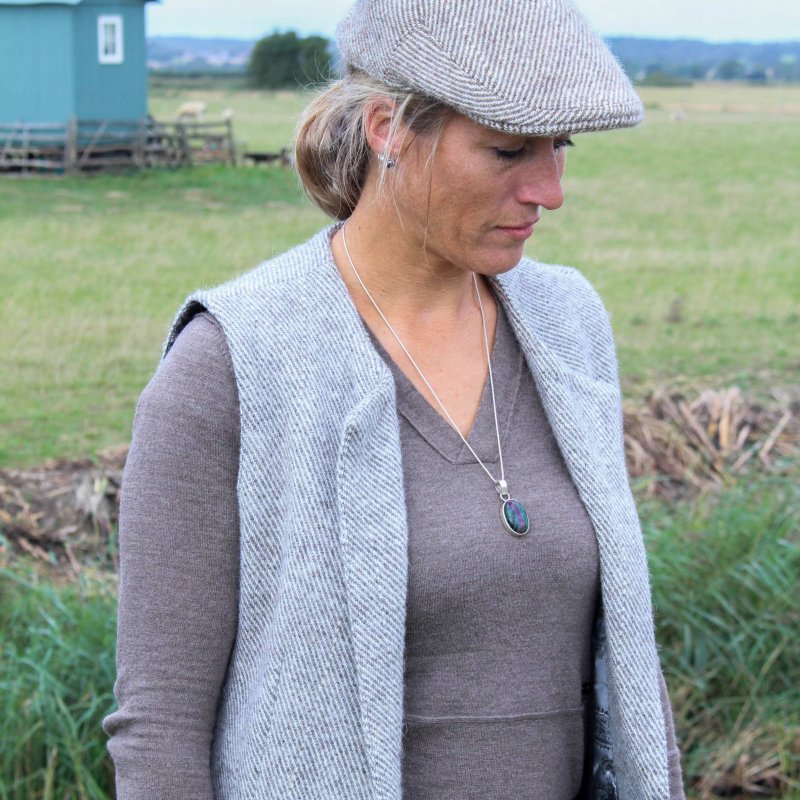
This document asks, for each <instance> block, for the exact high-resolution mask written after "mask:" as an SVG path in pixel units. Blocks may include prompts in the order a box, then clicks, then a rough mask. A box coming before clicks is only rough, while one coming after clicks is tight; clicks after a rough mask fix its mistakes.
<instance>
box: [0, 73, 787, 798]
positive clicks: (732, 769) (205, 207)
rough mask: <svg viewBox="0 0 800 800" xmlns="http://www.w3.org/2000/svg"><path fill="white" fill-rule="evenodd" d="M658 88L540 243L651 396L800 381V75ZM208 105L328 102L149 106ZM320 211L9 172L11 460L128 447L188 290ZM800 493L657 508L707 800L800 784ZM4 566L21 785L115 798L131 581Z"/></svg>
mask: <svg viewBox="0 0 800 800" xmlns="http://www.w3.org/2000/svg"><path fill="white" fill-rule="evenodd" d="M642 95H643V99H644V101H645V105H646V107H647V108H648V115H647V120H646V122H645V123H644V124H643V125H642V126H641V127H640V128H638V129H635V130H632V131H622V132H614V133H608V134H603V135H587V136H581V137H576V142H577V148H576V149H575V150H573V151H571V152H570V164H569V167H568V175H567V178H566V192H567V202H566V204H565V206H564V208H563V209H561V210H560V211H559V212H558V213H556V214H549V215H547V217H546V218H545V219H544V220H543V221H542V224H541V225H540V226H538V227H537V233H536V235H535V237H534V239H533V240H532V241H531V242H530V245H529V248H528V252H529V255H531V256H533V257H535V258H539V259H541V260H544V261H553V262H560V263H567V264H573V265H576V266H579V267H580V268H581V269H582V270H583V271H584V273H585V274H586V275H587V276H588V277H589V278H590V279H591V280H592V281H593V283H594V284H595V285H596V286H597V288H598V289H599V291H600V293H601V294H602V296H603V297H604V299H605V300H606V303H607V305H608V307H609V309H610V311H611V313H612V317H613V321H614V325H615V330H616V333H617V337H618V342H619V351H620V360H621V368H622V377H623V383H624V388H625V391H626V393H627V394H628V395H630V396H639V395H641V394H642V393H643V392H644V391H645V390H646V388H647V387H648V386H651V385H653V384H656V383H662V382H669V383H683V382H686V381H691V382H696V383H697V384H703V385H712V386H720V385H724V384H731V383H738V384H740V385H742V386H744V387H745V388H746V389H748V390H749V391H751V392H753V393H756V394H759V393H763V392H766V390H767V389H768V388H769V387H771V386H775V385H778V386H791V387H794V388H795V389H797V388H799V387H800V271H799V270H798V255H797V253H798V252H800V224H798V217H799V216H800V215H798V210H800V209H798V200H797V183H798V174H797V169H798V166H797V165H798V163H800V137H798V134H797V131H798V129H799V128H798V123H800V87H794V88H785V87H783V88H773V87H767V88H750V87H734V86H719V85H714V86H697V87H694V88H691V89H685V88H676V89H645V90H643V92H642ZM187 99H202V100H205V101H206V102H207V104H208V107H209V116H211V117H214V116H217V115H219V114H220V113H221V112H222V110H224V109H226V108H232V109H234V112H235V117H234V126H235V130H236V137H237V139H238V140H239V141H240V143H241V142H246V144H247V146H248V147H251V148H253V149H268V150H278V149H280V147H282V146H285V145H286V144H288V143H289V141H290V139H291V135H292V129H293V127H294V120H295V117H296V115H297V113H298V112H299V111H300V109H301V108H302V107H303V106H304V105H305V103H306V102H307V100H308V95H304V94H300V93H256V92H252V91H246V90H237V91H234V90H229V89H226V88H224V87H217V88H211V89H202V90H201V89H192V90H181V89H179V88H176V87H170V86H167V87H161V88H159V89H157V90H155V91H154V92H152V93H151V111H152V112H153V114H154V115H155V116H156V117H158V118H168V117H170V116H171V115H172V114H173V113H174V111H175V109H176V108H177V107H178V106H179V105H180V103H181V102H183V101H184V100H187ZM324 223H325V219H324V217H323V215H322V214H321V213H320V212H318V211H316V210H314V209H313V208H311V207H310V205H309V204H308V203H307V202H306V201H305V200H304V199H303V198H302V195H301V193H300V191H299V189H298V186H297V182H296V179H295V178H294V177H293V175H292V174H291V173H289V172H287V171H284V170H281V169H278V168H270V169H255V168H241V169H231V168H227V167H210V168H202V169H199V168H198V169H193V170H183V171H179V172H149V173H139V174H129V175H118V176H104V177H95V178H86V177H83V178H75V179H64V178H56V179H41V180H39V179H26V180H19V179H13V178H0V281H2V287H3V292H2V296H1V297H0V311H2V315H3V324H2V327H0V376H1V377H0V467H3V466H23V465H28V464H34V463H37V462H39V461H41V460H43V459H45V458H48V457H53V456H59V457H75V456H85V455H87V454H92V453H94V452H95V451H96V450H97V449H99V448H101V447H103V446H106V445H114V444H119V443H124V442H126V441H127V439H128V437H129V431H130V424H131V419H132V414H133V409H134V405H135V402H136V398H137V396H138V394H139V392H140V391H141V389H142V387H143V386H144V384H145V383H146V381H147V379H148V377H149V376H150V374H151V373H152V371H153V369H154V367H155V365H156V363H157V359H158V355H159V350H160V346H161V343H162V341H163V338H164V336H165V334H166V331H167V328H168V326H169V323H170V321H171V319H172V315H173V314H174V312H175V310H176V308H177V307H178V305H179V304H180V303H181V301H182V299H183V298H184V296H185V295H186V294H187V293H188V292H189V291H191V290H192V289H193V288H195V287H197V286H200V285H209V284H214V283H217V282H219V281H221V280H224V279H226V278H228V277H231V276H232V275H235V274H237V273H238V272H241V271H243V270H245V269H247V268H248V267H250V266H251V265H254V264H256V263H257V262H259V261H261V260H262V259H264V258H268V257H270V256H272V255H275V254H277V253H279V252H281V251H283V250H285V249H286V248H288V247H290V246H291V245H293V244H295V243H297V242H300V241H302V240H304V239H305V238H307V237H308V236H309V235H310V234H311V233H313V232H314V231H315V230H317V229H318V228H319V227H320V226H321V225H323V224H324ZM799 509H800V500H798V495H797V487H796V485H793V484H792V483H791V482H781V481H777V480H776V481H768V482H763V483H761V482H759V483H758V484H757V485H753V486H739V487H733V488H732V489H730V490H729V491H727V492H726V493H724V494H722V495H720V496H719V497H706V498H701V499H700V500H698V501H697V502H695V503H692V504H681V505H668V504H665V503H656V502H650V503H646V504H644V506H643V508H642V516H643V520H644V528H645V534H646V539H647V542H648V550H649V553H650V558H651V564H652V568H653V580H654V599H655V604H656V608H657V622H658V636H659V642H660V644H661V646H662V648H663V649H662V660H663V663H664V669H665V673H666V675H667V678H668V681H669V682H670V687H671V690H672V692H673V701H674V705H675V710H676V718H677V723H678V727H679V732H680V735H681V740H682V742H683V745H684V764H685V767H686V770H687V774H688V776H689V777H690V778H692V780H693V784H694V787H693V790H692V793H691V795H690V796H691V797H692V798H700V797H703V798H707V797H711V790H712V789H713V788H715V784H714V782H715V781H722V783H719V784H717V785H716V788H717V789H723V788H724V787H725V785H726V784H725V781H726V780H729V779H730V777H731V775H734V776H736V775H740V774H741V775H742V776H744V777H745V778H746V777H747V776H748V775H749V776H750V778H751V779H752V781H756V782H757V781H759V780H764V781H767V782H766V783H762V784H760V785H756V784H755V783H754V784H753V786H751V790H752V793H753V796H755V794H756V790H757V789H766V788H767V787H768V786H769V785H770V784H769V781H773V785H774V781H777V780H778V779H779V776H782V777H780V780H781V781H783V786H784V789H785V792H784V794H783V795H782V797H784V798H785V800H789V798H792V800H796V798H798V797H800V785H798V783H797V782H798V780H800V778H799V777H798V776H800V767H799V766H798V759H800V752H799V751H798V741H800V740H798V738H797V737H798V722H797V708H798V703H800V700H799V699H798V694H797V685H796V681H793V680H792V675H793V674H794V673H795V672H796V664H797V661H798V658H800V652H799V651H798V641H800V639H798V637H797V625H798V619H800V617H799V616H798V615H799V614H800V610H799V609H798V606H797V593H796V591H794V590H793V587H794V584H795V583H796V575H797V570H798V568H800V561H799V560H798V559H799V558H800V556H799V555H798V553H799V552H800V551H798V547H800V543H798V535H800V517H799V516H798V510H799ZM0 581H2V583H3V589H2V591H0V630H3V631H4V632H7V635H5V636H4V637H3V639H2V640H0V696H1V697H2V698H3V701H2V705H1V706H0V708H2V711H3V714H2V722H0V739H1V740H2V741H3V742H4V746H3V747H2V748H0V800H12V798H13V800H22V798H24V799H25V800H39V798H43V799H44V798H55V797H59V798H61V797H63V798H65V799H66V798H71V797H81V798H92V800H105V798H107V797H108V796H109V792H110V786H111V783H112V775H111V770H110V765H109V762H108V760H107V758H106V756H105V753H104V737H103V734H102V733H101V731H100V729H99V720H100V718H101V717H102V716H103V714H105V713H107V712H108V710H109V709H110V708H111V704H112V697H111V683H112V680H113V663H112V661H113V659H112V655H113V653H112V651H113V635H114V631H113V628H114V623H113V616H114V609H115V601H114V599H113V594H112V593H111V592H110V591H109V586H113V578H109V577H105V578H103V579H102V581H101V582H100V583H99V584H95V583H94V582H92V581H89V582H82V583H81V582H79V583H78V584H76V585H70V586H63V587H62V586H60V585H55V584H52V583H51V582H50V581H49V580H47V579H44V580H43V579H41V578H37V577H36V576H35V575H33V573H29V572H28V571H27V570H26V569H24V568H22V569H20V570H12V571H5V572H2V573H0ZM676 587H680V591H676ZM6 743H8V744H6ZM787 776H792V777H791V779H790V780H793V781H794V783H793V784H791V785H790V784H789V783H787V782H786V779H787Z"/></svg>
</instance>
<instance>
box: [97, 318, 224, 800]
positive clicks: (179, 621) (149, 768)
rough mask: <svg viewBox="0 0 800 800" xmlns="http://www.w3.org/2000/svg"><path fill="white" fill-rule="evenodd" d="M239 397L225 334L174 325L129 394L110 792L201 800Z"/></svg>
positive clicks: (218, 665)
mask: <svg viewBox="0 0 800 800" xmlns="http://www.w3.org/2000/svg"><path fill="white" fill-rule="evenodd" d="M238 455H239V406H238V398H237V395H236V383H235V380H234V377H233V367H232V364H231V360H230V355H229V352H228V348H227V344H226V342H225V338H224V335H223V333H222V330H221V329H220V328H219V326H218V324H217V323H216V321H215V320H214V319H213V318H212V317H211V316H210V315H208V314H205V313H203V314H200V315H198V316H197V317H195V318H194V319H193V320H192V321H191V322H190V323H189V324H188V325H187V327H186V328H185V329H184V331H183V332H182V333H181V334H180V336H179V337H178V339H177V341H176V342H175V344H174V346H173V347H172V349H171V350H170V352H169V354H168V355H167V357H166V358H165V359H164V361H163V362H162V363H161V365H160V366H159V368H158V370H157V372H156V374H155V375H154V377H153V379H152V380H151V381H150V383H149V384H148V386H147V388H146V389H145V391H144V393H143V394H142V396H141V399H140V400H139V404H138V406H137V410H136V417H135V421H134V430H133V441H132V445H131V450H130V453H129V455H128V461H127V464H126V467H125V474H124V478H123V485H122V498H121V508H120V533H119V538H120V593H119V615H118V631H117V680H116V684H115V687H114V688H115V693H116V697H117V703H118V710H117V711H116V712H114V713H113V714H111V715H110V716H109V717H107V718H106V719H105V720H104V723H103V726H104V728H105V730H106V732H107V733H108V734H109V736H110V737H111V738H110V741H109V745H108V748H109V752H110V753H111V756H112V758H113V760H114V765H115V769H116V785H117V797H118V800H134V799H135V800H141V798H146V797H151V798H156V797H157V798H159V800H178V798H187V797H191V798H193V800H211V799H212V798H213V788H212V783H211V769H210V748H211V742H212V740H213V734H214V724H215V718H216V708H217V703H218V700H219V695H220V689H221V686H222V683H223V680H224V677H225V671H226V668H227V664H228V659H229V656H230V651H231V647H232V644H233V640H234V635H235V631H236V623H237V606H238V573H239V520H238V506H237V500H236V479H237V470H238Z"/></svg>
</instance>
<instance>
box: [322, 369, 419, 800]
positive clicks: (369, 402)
mask: <svg viewBox="0 0 800 800" xmlns="http://www.w3.org/2000/svg"><path fill="white" fill-rule="evenodd" d="M337 483H338V492H339V512H340V525H339V541H340V545H341V552H342V562H343V569H344V577H345V582H346V584H347V603H348V612H349V616H350V626H351V638H352V642H353V655H354V660H355V665H356V672H357V676H356V677H357V681H358V692H359V703H360V711H361V724H362V730H363V737H364V747H365V750H366V755H367V760H368V762H369V765H370V772H371V778H372V788H373V796H374V797H375V799H376V800H378V799H380V800H400V787H401V774H400V765H401V749H402V723H403V679H404V674H403V651H404V646H405V611H406V584H407V568H408V551H407V542H408V531H407V526H406V508H405V496H404V493H403V469H402V462H401V454H400V435H399V430H398V423H397V412H396V410H395V402H394V384H393V383H392V381H391V376H390V377H389V380H388V381H386V382H385V383H383V384H382V385H381V386H379V387H378V388H377V389H376V390H375V391H373V392H372V393H371V394H369V395H367V396H366V397H365V398H364V399H363V400H362V402H361V403H359V405H358V406H357V407H356V408H355V409H354V411H353V412H352V413H351V414H350V416H349V418H348V420H347V423H346V425H345V429H344V435H343V437H342V444H341V448H340V452H339V463H338V465H337Z"/></svg>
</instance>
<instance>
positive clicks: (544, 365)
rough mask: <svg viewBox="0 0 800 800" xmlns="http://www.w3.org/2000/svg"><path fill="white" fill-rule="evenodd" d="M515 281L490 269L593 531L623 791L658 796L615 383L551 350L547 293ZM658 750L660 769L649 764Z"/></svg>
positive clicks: (638, 546) (650, 666)
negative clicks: (544, 331) (523, 291)
mask: <svg viewBox="0 0 800 800" xmlns="http://www.w3.org/2000/svg"><path fill="white" fill-rule="evenodd" d="M514 281H515V276H512V275H509V276H502V278H500V279H494V280H493V285H494V287H495V292H496V295H497V297H498V299H499V300H500V302H502V303H503V305H504V307H505V310H506V313H507V316H508V318H509V320H510V322H511V324H512V327H513V328H514V331H515V334H516V336H517V339H518V341H519V343H520V346H521V348H522V350H523V352H524V354H525V359H526V361H527V364H528V367H529V368H530V370H531V374H532V375H533V378H534V382H535V384H536V388H537V390H538V391H539V394H540V396H541V400H542V405H543V407H544V409H545V412H546V414H547V418H548V420H549V422H550V426H551V428H552V430H553V435H554V436H555V439H556V441H557V443H558V446H559V449H560V451H561V454H562V456H563V458H564V461H565V463H566V465H567V469H568V470H569V473H570V476H571V477H572V480H573V482H574V484H575V487H576V488H577V490H578V494H579V496H580V498H581V501H582V503H583V505H584V507H585V508H586V512H587V513H588V515H589V518H590V520H591V522H592V526H593V527H594V530H595V535H596V538H597V544H598V550H599V555H600V569H601V577H602V580H601V590H602V598H603V615H604V622H605V628H606V632H607V642H608V667H609V673H610V674H609V677H610V680H611V685H612V686H613V689H612V691H611V695H610V697H609V700H610V703H611V705H610V715H611V732H612V743H613V749H614V758H615V761H616V762H617V763H618V764H619V765H620V767H621V772H622V773H623V774H624V775H625V776H627V778H628V782H627V783H625V784H624V785H623V784H622V783H621V784H620V787H619V788H620V797H621V798H623V800H628V798H636V800H645V799H646V800H655V799H656V798H659V800H660V799H661V798H664V797H668V791H667V788H666V787H667V765H666V757H665V754H666V740H665V734H664V726H663V722H662V711H661V704H660V698H659V688H658V687H659V683H658V669H659V667H658V656H657V651H656V645H655V640H654V637H653V612H652V605H651V600H650V581H649V573H648V569H647V560H646V554H645V550H644V543H643V540H642V535H641V529H640V527H639V519H638V514H637V511H636V507H635V504H634V501H633V496H632V494H631V492H630V486H629V483H628V475H627V468H626V465H625V452H624V447H623V437H622V407H621V398H620V394H619V390H618V388H617V386H616V385H614V384H611V383H606V382H603V381H600V380H596V379H594V378H592V377H591V376H589V375H587V374H585V373H584V371H583V370H582V369H580V368H578V367H576V366H573V365H572V364H570V363H568V360H567V358H568V357H567V356H566V355H562V354H561V353H559V352H557V346H558V343H557V344H556V345H553V344H550V345H548V344H546V343H545V341H544V336H541V335H539V333H538V331H537V325H542V324H544V325H549V326H551V327H554V328H556V330H557V329H558V328H557V326H558V321H557V320H556V321H554V319H553V317H554V311H553V310H552V309H551V308H549V307H548V306H547V305H546V303H547V300H544V299H540V298H539V297H537V296H535V295H534V296H533V297H531V295H530V293H528V294H527V295H526V297H525V301H524V307H523V300H522V298H521V296H520V295H519V293H517V292H516V291H515V285H516V284H515V283H514ZM556 313H557V312H556ZM564 338H565V340H567V341H566V342H565V347H566V348H568V347H569V346H570V345H572V346H574V343H571V342H569V341H568V339H569V336H565V337H564ZM632 631H635V632H636V633H635V635H634V634H632V633H631V632H632ZM659 757H660V758H661V760H662V761H663V764H662V765H661V766H662V767H663V768H662V769H661V770H657V769H654V768H653V764H654V759H658V758H659ZM656 763H658V762H657V761H656Z"/></svg>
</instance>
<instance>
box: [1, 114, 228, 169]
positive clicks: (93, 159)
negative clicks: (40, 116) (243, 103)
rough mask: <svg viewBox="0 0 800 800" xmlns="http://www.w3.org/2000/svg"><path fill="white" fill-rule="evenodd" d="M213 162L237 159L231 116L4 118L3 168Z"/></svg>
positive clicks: (109, 167)
mask: <svg viewBox="0 0 800 800" xmlns="http://www.w3.org/2000/svg"><path fill="white" fill-rule="evenodd" d="M210 163H225V164H235V163H236V147H235V143H234V138H233V125H232V123H231V121H230V120H225V121H222V122H185V121H180V122H158V121H156V120H153V119H149V118H148V119H142V120H139V121H123V120H71V121H70V122H68V123H66V124H56V123H12V124H9V123H0V172H13V173H22V174H44V173H78V172H99V171H102V170H114V169H143V168H147V167H179V166H191V165H193V164H210Z"/></svg>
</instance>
